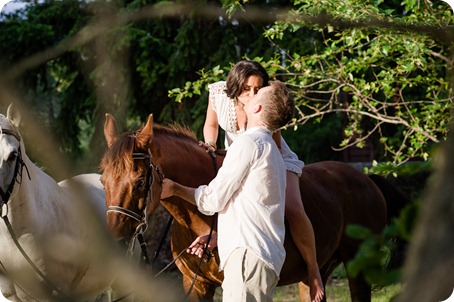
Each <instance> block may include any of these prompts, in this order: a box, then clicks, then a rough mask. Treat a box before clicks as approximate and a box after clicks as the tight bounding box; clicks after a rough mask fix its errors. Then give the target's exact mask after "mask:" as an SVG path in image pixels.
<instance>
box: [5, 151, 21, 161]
mask: <svg viewBox="0 0 454 302" xmlns="http://www.w3.org/2000/svg"><path fill="white" fill-rule="evenodd" d="M18 155H19V154H18V153H17V151H14V152H11V153H10V155H9V156H8V161H10V162H11V161H15V160H16V158H17V156H18Z"/></svg>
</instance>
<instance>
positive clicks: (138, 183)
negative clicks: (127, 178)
mask: <svg viewBox="0 0 454 302" xmlns="http://www.w3.org/2000/svg"><path fill="white" fill-rule="evenodd" d="M144 184H145V181H144V179H143V178H140V179H138V180H137V181H136V183H135V185H134V187H135V188H136V189H139V188H142V187H143V186H144Z"/></svg>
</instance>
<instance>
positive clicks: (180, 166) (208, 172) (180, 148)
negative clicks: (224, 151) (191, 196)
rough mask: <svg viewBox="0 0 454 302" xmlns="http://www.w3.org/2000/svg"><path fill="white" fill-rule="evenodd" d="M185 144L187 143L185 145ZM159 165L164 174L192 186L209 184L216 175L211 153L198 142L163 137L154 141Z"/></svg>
mask: <svg viewBox="0 0 454 302" xmlns="http://www.w3.org/2000/svg"><path fill="white" fill-rule="evenodd" d="M184 144H187V145H186V146H184ZM153 146H154V147H153V149H154V150H155V152H157V154H159V155H158V161H159V166H160V167H161V169H162V171H163V173H164V175H165V176H166V177H168V178H170V179H172V180H174V181H177V182H179V183H181V184H183V185H186V186H190V187H197V186H199V185H202V184H208V183H209V182H210V181H211V180H212V179H213V178H214V176H215V175H216V168H215V167H216V165H215V163H214V160H213V158H212V156H211V155H209V154H208V153H206V152H205V150H204V149H203V148H202V147H198V146H197V145H196V144H191V145H189V144H188V143H187V142H182V143H181V145H179V144H178V142H175V141H172V140H169V139H167V138H166V137H163V138H162V139H159V140H157V139H155V140H154V141H153Z"/></svg>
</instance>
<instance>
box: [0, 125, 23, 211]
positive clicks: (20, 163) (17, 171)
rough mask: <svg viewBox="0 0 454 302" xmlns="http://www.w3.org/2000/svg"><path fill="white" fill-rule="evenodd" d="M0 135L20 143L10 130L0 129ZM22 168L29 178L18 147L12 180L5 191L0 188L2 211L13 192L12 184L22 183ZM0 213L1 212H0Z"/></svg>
mask: <svg viewBox="0 0 454 302" xmlns="http://www.w3.org/2000/svg"><path fill="white" fill-rule="evenodd" d="M0 133H2V134H6V135H12V136H14V137H15V138H16V139H17V140H18V141H19V143H20V141H21V137H20V135H19V133H18V132H17V131H14V130H10V129H1V132H0ZM24 167H25V169H26V170H27V174H28V178H30V173H29V172H28V168H27V166H26V165H25V163H24V161H23V160H22V152H21V148H20V146H19V149H18V155H17V158H16V165H15V167H14V175H13V178H12V179H11V182H10V184H9V185H8V187H7V188H6V190H5V191H4V190H3V188H1V187H0V195H1V197H2V200H1V201H0V205H1V210H3V207H4V205H6V204H7V203H8V201H9V198H10V197H11V193H12V192H13V189H14V184H15V183H16V182H17V183H19V184H20V183H21V182H22V170H23V168H24ZM18 176H20V181H19V180H18ZM0 213H1V211H0ZM1 215H2V216H3V215H4V213H1Z"/></svg>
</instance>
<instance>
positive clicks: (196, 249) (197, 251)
mask: <svg viewBox="0 0 454 302" xmlns="http://www.w3.org/2000/svg"><path fill="white" fill-rule="evenodd" d="M208 236H209V235H203V236H199V237H197V238H196V239H195V240H194V242H193V243H192V244H191V245H190V246H189V247H188V249H187V250H186V252H188V253H189V254H191V255H196V256H198V257H199V258H202V256H203V249H204V248H205V246H206V242H207V240H208ZM217 245H218V233H217V232H213V233H212V234H211V239H210V243H209V244H208V251H209V252H211V251H213V249H214V248H215V247H216V246H217Z"/></svg>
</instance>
